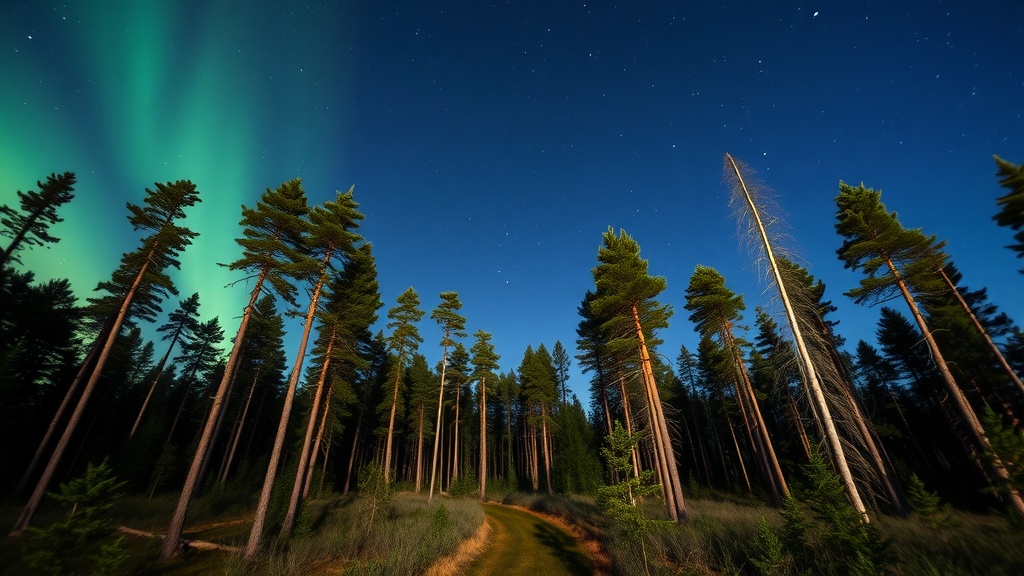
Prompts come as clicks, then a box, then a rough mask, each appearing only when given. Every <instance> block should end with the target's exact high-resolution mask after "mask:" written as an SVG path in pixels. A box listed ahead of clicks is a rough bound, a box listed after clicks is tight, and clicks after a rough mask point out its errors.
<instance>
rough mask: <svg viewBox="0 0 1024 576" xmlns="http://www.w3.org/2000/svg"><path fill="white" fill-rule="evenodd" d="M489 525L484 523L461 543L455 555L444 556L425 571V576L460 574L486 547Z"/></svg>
mask: <svg viewBox="0 0 1024 576" xmlns="http://www.w3.org/2000/svg"><path fill="white" fill-rule="evenodd" d="M490 534H491V523H490V521H485V522H484V523H483V524H481V525H480V528H479V529H477V531H476V533H474V534H473V535H472V536H471V537H469V538H467V539H465V540H463V541H462V543H461V544H459V547H458V548H456V549H455V553H454V554H451V555H449V556H444V557H442V558H441V559H439V560H438V561H437V562H435V563H434V565H433V566H431V567H430V569H429V570H427V573H426V576H455V575H456V574H460V573H461V572H462V570H464V569H465V567H466V566H468V565H469V564H470V563H471V562H472V561H473V560H475V559H476V558H477V556H479V555H480V553H481V552H483V550H484V548H486V546H487V538H488V537H489V536H490Z"/></svg>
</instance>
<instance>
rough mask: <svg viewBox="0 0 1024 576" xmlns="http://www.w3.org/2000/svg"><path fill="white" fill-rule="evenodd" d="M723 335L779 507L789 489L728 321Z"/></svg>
mask: <svg viewBox="0 0 1024 576" xmlns="http://www.w3.org/2000/svg"><path fill="white" fill-rule="evenodd" d="M725 334H726V337H727V341H728V343H729V348H730V350H732V353H733V357H734V358H735V360H736V369H737V370H738V371H739V373H740V381H741V382H742V384H743V388H744V391H745V393H746V397H747V401H748V402H749V403H750V412H751V418H752V419H753V424H754V428H755V429H756V431H757V435H758V440H759V441H760V443H761V447H762V449H763V452H762V454H761V458H762V459H763V461H764V465H765V467H766V472H767V473H768V477H769V479H770V481H771V482H772V483H773V484H774V489H775V490H777V491H778V496H781V498H779V499H778V504H780V505H781V504H782V501H783V500H784V499H785V498H789V487H788V486H786V478H785V477H784V476H783V474H782V467H781V466H779V459H778V457H777V456H776V455H775V446H774V444H773V443H772V439H771V436H770V435H769V434H768V426H767V425H766V424H765V422H764V418H763V417H762V416H761V406H760V403H759V402H758V401H757V395H756V392H754V385H753V384H752V383H751V382H750V374H748V373H747V367H746V365H744V364H743V358H742V357H741V356H740V354H739V347H738V346H737V345H736V341H735V340H733V336H732V331H731V326H730V325H729V323H728V321H727V322H726V323H725Z"/></svg>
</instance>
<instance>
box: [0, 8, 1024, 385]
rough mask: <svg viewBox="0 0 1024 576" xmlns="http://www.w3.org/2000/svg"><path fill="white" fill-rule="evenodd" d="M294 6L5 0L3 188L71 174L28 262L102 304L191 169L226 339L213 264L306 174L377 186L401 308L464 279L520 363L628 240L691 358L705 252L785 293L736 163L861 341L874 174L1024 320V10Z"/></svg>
mask: <svg viewBox="0 0 1024 576" xmlns="http://www.w3.org/2000/svg"><path fill="white" fill-rule="evenodd" d="M278 4H280V5H287V6H288V7H282V6H277V5H278ZM293 4H295V3H277V2H273V3H271V2H233V1H232V2H228V1H225V2H206V3H201V2H188V1H184V2H155V1H154V2H122V1H103V2H100V1H96V2H69V3H67V4H60V3H53V2H43V1H39V2H13V1H8V2H4V7H3V9H2V17H0V201H2V202H3V203H8V204H12V203H14V202H15V195H14V193H15V191H16V190H19V189H20V190H27V189H34V188H35V182H36V180H39V179H44V178H45V176H46V175H48V174H50V173H51V172H62V171H65V170H69V171H73V172H75V173H76V174H77V176H78V186H77V192H76V198H75V199H74V200H73V201H72V203H71V204H69V205H67V206H65V207H64V209H63V210H62V212H61V214H62V215H63V216H64V217H65V219H66V221H65V222H64V223H63V224H61V225H59V226H57V227H56V228H55V229H54V230H53V232H54V233H55V234H56V235H58V236H60V237H61V238H62V241H61V242H60V243H59V244H58V245H56V246H55V247H54V248H52V249H49V250H42V249H35V250H33V251H31V252H22V257H23V260H24V261H25V264H26V266H27V267H29V268H31V269H33V270H35V271H36V273H37V274H38V276H39V277H40V278H49V277H68V278H70V279H71V280H72V282H73V283H74V286H75V288H76V290H77V291H78V293H79V295H80V296H82V297H84V296H86V295H88V293H89V291H90V290H91V289H92V288H93V287H94V286H95V285H96V283H97V282H98V281H99V280H101V279H104V278H107V277H109V275H110V273H111V271H112V270H113V269H114V268H115V267H116V266H117V263H118V260H119V258H120V256H121V253H122V252H125V251H129V250H133V249H135V248H136V247H137V246H138V236H137V235H136V234H135V233H133V232H132V230H131V228H130V226H129V224H128V221H127V218H126V211H125V209H124V204H125V202H136V203H138V202H141V200H142V198H143V192H144V189H145V188H146V187H152V186H153V182H154V181H160V182H165V181H169V180H177V179H190V180H192V181H193V182H194V183H195V184H196V185H197V187H198V189H199V191H200V195H201V197H202V198H203V202H202V204H200V205H198V206H196V207H194V208H193V209H192V210H191V212H190V216H189V219H188V221H187V223H188V225H189V226H191V227H192V228H193V229H195V230H197V231H199V232H200V233H201V236H200V238H199V239H198V240H197V242H196V243H195V245H194V246H193V247H192V248H191V249H190V250H188V251H187V252H186V253H185V254H184V255H183V258H182V268H181V271H180V273H178V274H177V275H176V279H177V285H178V288H179V290H180V292H181V297H182V298H184V297H185V296H187V295H188V294H191V293H192V292H196V291H198V292H199V293H200V300H201V303H202V307H201V312H202V314H203V317H204V319H205V318H209V317H212V316H213V315H220V319H221V322H222V324H223V325H224V327H225V331H226V332H227V333H228V334H231V335H233V334H234V332H235V330H236V329H237V319H236V318H237V317H238V315H239V314H240V312H241V308H242V306H243V304H244V301H245V296H246V292H247V290H246V289H245V288H244V287H243V286H236V287H233V288H224V286H225V285H227V284H228V283H230V282H232V281H234V280H237V279H238V278H239V276H238V275H237V274H232V273H229V272H228V271H227V270H225V269H223V268H221V267H218V266H217V263H218V262H220V263H226V262H230V261H233V260H235V259H236V258H238V256H239V255H240V249H239V247H238V246H237V244H235V242H234V241H233V240H234V238H236V237H238V236H239V235H240V229H239V227H238V225H237V222H238V221H239V219H240V216H241V214H240V206H241V204H243V203H244V204H247V205H250V206H252V205H254V204H255V201H256V200H257V199H258V198H259V196H260V194H262V192H263V191H264V190H265V189H266V188H268V187H269V188H274V187H277V186H278V185H279V184H280V183H281V182H283V181H285V180H288V179H291V178H294V177H301V178H302V179H303V184H304V188H305V190H306V192H307V194H308V195H309V197H310V202H311V203H312V204H316V203H320V202H322V201H324V200H327V199H333V197H334V193H335V191H336V190H339V189H340V190H347V189H348V188H349V186H351V185H355V194H356V200H357V201H358V202H359V203H360V206H361V210H362V211H363V212H364V213H365V214H366V219H365V221H364V225H363V227H362V228H361V232H362V234H363V235H364V236H365V237H366V238H367V240H369V241H370V242H372V243H373V246H374V252H375V255H376V258H377V267H378V272H379V280H380V284H381V289H382V299H383V301H384V303H385V306H384V308H382V309H381V312H380V314H381V317H382V318H383V317H384V315H385V313H386V310H387V308H389V307H391V306H393V305H394V304H395V298H396V297H397V296H398V294H400V293H401V292H402V291H404V290H405V289H406V288H407V287H408V286H410V285H411V286H413V287H414V288H415V289H416V290H417V292H418V293H419V294H420V296H421V299H422V301H423V308H424V309H425V310H426V311H427V312H428V314H429V311H430V310H431V309H433V307H434V306H436V305H437V303H438V301H439V299H438V296H437V295H438V293H439V292H441V291H446V290H455V291H458V292H459V294H460V297H461V299H462V302H463V303H464V308H463V310H462V312H463V313H464V315H465V316H466V317H467V320H468V322H467V329H468V331H469V332H470V333H472V332H473V331H475V330H477V329H483V330H486V331H489V332H492V333H493V334H494V340H493V342H494V344H495V346H496V347H497V351H498V353H499V354H501V355H502V362H501V364H502V369H503V370H508V369H512V368H515V367H517V366H518V364H519V361H520V360H521V358H522V353H523V350H524V349H525V348H526V346H527V345H528V344H533V345H535V346H536V345H537V344H539V343H541V342H544V343H545V344H546V345H547V346H548V347H549V348H550V347H551V346H552V345H553V344H554V342H555V340H561V341H562V343H563V344H565V345H566V346H567V347H568V348H569V350H570V353H571V354H573V353H574V343H575V339H576V334H575V328H576V326H577V323H578V320H579V318H578V316H577V313H576V307H577V306H578V305H579V303H580V301H581V300H582V298H583V295H584V294H585V292H586V291H587V290H588V289H590V288H592V287H593V280H592V277H591V274H590V270H591V268H593V266H594V265H595V264H596V255H597V248H598V246H599V245H600V243H601V234H602V233H603V232H604V231H605V230H606V229H607V228H608V226H614V227H615V228H616V229H619V228H622V229H625V230H626V231H627V232H628V233H629V234H630V235H632V236H633V237H634V238H636V239H637V241H638V242H639V243H640V246H641V247H642V256H643V257H645V258H647V259H648V260H649V261H650V271H651V273H652V274H656V275H662V276H665V277H666V278H667V280H668V290H667V291H666V292H664V293H663V294H662V295H661V297H660V300H661V301H662V302H665V303H668V304H671V305H673V306H674V308H675V310H676V314H675V316H674V317H673V318H672V320H671V327H670V328H669V329H666V330H664V331H662V332H661V333H660V336H661V337H662V338H663V339H664V340H665V344H664V345H663V346H662V347H661V349H660V352H661V353H662V354H664V355H666V356H667V357H668V359H669V360H671V361H672V362H674V359H675V356H676V354H677V353H678V350H679V346H680V344H686V345H687V346H688V347H689V348H690V349H691V350H695V349H696V341H697V337H696V334H695V333H694V332H693V327H692V325H691V324H690V323H689V321H688V319H687V315H688V314H687V312H686V311H685V310H683V305H684V303H685V299H684V290H685V288H686V286H687V284H688V282H689V277H690V275H691V274H692V272H693V270H694V267H695V266H696V265H697V264H704V265H708V266H713V267H715V268H717V269H718V270H719V271H720V272H721V273H722V274H723V275H724V276H725V277H726V280H727V283H728V285H729V286H730V287H731V288H732V289H733V290H735V291H737V292H741V293H743V294H744V296H745V300H746V304H747V306H748V310H747V313H746V322H747V323H748V324H751V325H752V324H753V319H754V313H753V308H754V306H755V305H756V304H762V305H771V303H770V299H771V294H770V293H767V292H765V283H764V282H763V281H761V279H760V272H759V271H758V269H757V267H756V266H755V265H754V264H753V262H752V259H751V257H750V256H749V254H748V253H747V251H746V249H745V248H744V244H743V242H741V241H740V240H739V239H738V237H737V227H736V223H735V221H734V219H733V218H732V217H731V213H730V208H729V206H728V189H727V188H726V186H725V184H724V183H723V177H722V174H723V172H722V158H723V155H724V154H725V153H726V152H730V153H732V154H733V155H734V156H735V157H736V158H738V159H740V160H742V161H744V162H746V163H747V164H748V165H749V166H750V167H751V168H752V169H754V170H756V171H757V176H758V178H759V179H760V180H762V181H763V182H764V183H765V184H767V185H768V186H769V187H771V188H772V189H773V190H774V191H775V194H776V202H777V203H778V205H779V206H780V208H781V209H782V210H784V214H780V216H784V218H785V221H786V222H787V223H788V225H789V231H790V235H791V238H792V243H791V248H793V249H795V250H796V252H797V253H798V254H799V255H800V256H801V257H802V258H803V260H804V262H803V263H804V264H805V265H807V266H808V267H809V268H810V270H811V272H812V273H813V274H814V275H815V276H817V277H819V278H822V279H823V280H824V281H825V282H826V284H827V285H828V292H827V294H826V295H827V296H828V297H829V298H831V299H832V300H833V301H834V302H835V303H836V304H837V305H838V306H839V314H838V318H839V319H840V320H841V324H840V327H839V331H840V333H841V334H842V335H844V336H846V337H847V338H848V340H850V343H851V344H855V343H856V341H857V340H858V339H861V338H863V339H866V340H869V341H871V342H873V341H874V335H873V334H874V328H875V322H876V320H877V317H878V310H877V309H875V308H865V307H861V306H857V305H855V304H853V302H852V301H851V300H849V299H848V298H846V297H845V296H843V295H842V293H843V292H844V291H846V290H848V289H850V288H852V287H854V286H855V285H856V283H857V281H858V280H859V279H860V275H859V273H854V272H851V271H848V270H844V269H843V268H842V265H841V263H840V262H839V261H838V259H837V258H836V255H835V250H836V249H837V248H838V247H839V245H840V243H841V241H840V239H839V237H838V236H837V235H836V234H835V232H834V228H833V225H834V223H835V204H834V201H833V199H834V197H835V195H836V194H837V189H838V183H839V181H840V180H844V181H846V182H848V183H851V184H857V183H861V182H863V183H864V184H865V185H867V186H869V187H872V188H876V189H881V190H882V191H883V197H882V199H883V201H884V202H885V203H886V204H887V206H888V207H889V209H890V210H895V211H897V212H898V213H899V215H900V219H901V221H902V222H903V223H904V225H906V226H908V227H921V228H923V229H924V231H925V232H926V233H928V234H936V235H937V236H938V237H939V238H940V239H944V240H947V241H948V242H949V246H948V251H949V253H950V254H951V256H952V258H953V260H954V262H955V263H956V264H957V266H958V267H959V268H960V269H961V271H962V272H963V273H964V276H965V284H967V285H968V286H970V287H972V288H977V287H981V286H987V287H988V288H989V294H990V297H991V299H992V301H993V302H994V303H996V304H998V305H999V306H1000V308H1001V309H1002V310H1004V311H1006V312H1008V313H1009V314H1010V315H1011V317H1013V318H1014V319H1015V320H1016V321H1018V322H1024V298H1022V297H1021V296H1020V294H1021V288H1022V286H1024V277H1022V276H1021V275H1020V274H1018V273H1017V269H1018V268H1021V267H1022V264H1021V261H1020V260H1016V259H1015V258H1014V257H1013V253H1011V252H1010V251H1009V250H1007V249H1005V248H1004V246H1005V245H1006V244H1009V243H1010V242H1011V232H1010V231H1009V230H1007V229H1003V228H999V227H997V226H996V225H995V223H994V222H993V221H992V220H991V217H992V215H994V214H995V212H996V206H995V198H996V197H998V196H1000V195H1001V194H1002V193H1003V190H1002V189H1001V188H999V187H998V185H997V183H996V179H995V177H994V172H995V164H994V162H993V161H992V155H993V154H998V155H1000V156H1001V157H1003V158H1005V159H1007V160H1009V161H1011V162H1014V163H1021V162H1024V58H1022V55H1024V2H1020V1H1018V0H1012V1H1002V2H934V1H933V2H881V1H876V2H852V1H851V2H811V3H807V2H804V3H800V2H797V3H794V2H774V1H772V2H725V3H720V2H690V3H683V2H664V3H648V2H637V3H633V2H621V3H619V4H617V5H616V4H611V3H607V2H580V1H577V2H549V1H542V2H512V3H497V4H496V5H483V3H478V2H440V3H432V5H430V6H427V5H426V4H427V3H426V2H423V3H420V2H399V3H392V2H381V1H370V2H338V3H334V2H328V3H321V4H315V5H309V6H301V7H300V6H298V5H297V4H295V5H294V6H292V5H293ZM633 4H638V5H642V6H633ZM175 305H176V301H170V302H166V303H165V305H164V309H165V312H166V311H170V310H172V309H173V308H174V307H175ZM891 305H892V306H894V307H895V308H897V309H899V310H901V311H903V310H904V308H905V306H904V305H903V304H902V303H901V302H893V303H892V304H891ZM381 325H382V326H383V322H382V324H381ZM292 326H293V327H292V332H295V331H296V330H297V328H296V325H295V324H292ZM420 328H421V332H422V333H423V335H424V337H425V340H426V341H425V343H424V344H423V346H422V347H421V352H423V353H425V354H426V355H427V357H428V359H429V360H430V361H431V362H432V363H433V362H435V361H437V360H439V359H440V348H439V346H438V340H439V335H438V332H437V330H436V329H435V327H434V326H433V324H432V322H430V321H429V320H426V319H425V320H424V321H423V322H422V323H421V326H420ZM471 343H472V342H471V339H467V340H466V345H467V347H468V346H469V345H471ZM158 348H159V346H158ZM289 352H290V353H291V351H289ZM571 383H572V385H573V387H574V388H575V389H576V390H577V392H578V393H580V395H581V396H583V395H584V391H585V389H586V382H585V379H584V377H583V376H581V375H580V374H579V372H578V370H577V369H575V368H574V370H573V376H572V381H571Z"/></svg>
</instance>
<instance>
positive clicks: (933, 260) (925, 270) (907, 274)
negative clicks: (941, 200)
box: [835, 182, 946, 304]
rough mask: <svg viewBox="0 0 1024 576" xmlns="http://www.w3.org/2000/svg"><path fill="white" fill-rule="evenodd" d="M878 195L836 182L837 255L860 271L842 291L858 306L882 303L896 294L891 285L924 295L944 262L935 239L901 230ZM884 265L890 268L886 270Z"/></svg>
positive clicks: (896, 289)
mask: <svg viewBox="0 0 1024 576" xmlns="http://www.w3.org/2000/svg"><path fill="white" fill-rule="evenodd" d="M881 197H882V193H881V191H875V190H872V189H870V188H865V187H864V185H863V184H861V185H860V186H858V187H856V188H854V187H852V186H848V185H847V184H845V183H843V182H840V183H839V195H838V196H837V197H836V205H837V207H838V211H837V212H836V219H837V220H838V222H837V223H836V225H835V227H836V232H838V233H839V235H840V236H842V237H843V245H842V246H841V247H840V248H839V250H838V251H837V253H838V255H839V259H840V260H842V261H843V264H844V265H845V267H847V268H850V269H853V270H861V271H863V272H864V274H865V275H866V277H865V278H864V279H862V280H861V281H860V287H859V288H854V289H853V290H850V291H849V292H847V295H848V296H850V297H851V298H853V299H854V300H855V301H856V302H857V303H858V304H859V303H863V302H871V303H874V302H881V301H885V300H887V299H889V298H891V297H892V296H894V295H895V294H898V288H897V284H898V282H899V281H900V280H903V281H905V282H906V284H907V287H908V288H909V289H911V290H917V291H926V290H928V289H929V286H928V284H929V283H930V282H932V283H933V282H935V271H936V270H938V269H939V268H941V267H942V264H943V262H944V261H945V259H946V255H945V253H943V252H942V247H943V246H945V242H937V241H936V240H935V236H925V235H924V233H922V232H921V230H919V229H913V230H911V229H907V228H904V227H903V225H902V224H900V221H899V220H897V218H896V213H895V212H889V211H888V210H886V207H885V204H882V200H881ZM890 266H891V267H892V268H890Z"/></svg>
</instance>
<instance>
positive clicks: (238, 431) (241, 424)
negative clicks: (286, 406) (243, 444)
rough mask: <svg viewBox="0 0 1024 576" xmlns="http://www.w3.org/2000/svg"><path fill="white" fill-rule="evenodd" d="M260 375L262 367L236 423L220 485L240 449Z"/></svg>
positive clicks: (254, 379)
mask: <svg viewBox="0 0 1024 576" xmlns="http://www.w3.org/2000/svg"><path fill="white" fill-rule="evenodd" d="M259 377H260V368H259V367H257V368H256V374H254V375H253V377H252V385H251V386H250V387H249V395H248V396H247V397H246V399H245V406H244V407H243V408H242V414H241V415H240V416H239V417H238V424H236V425H235V433H234V434H233V435H232V438H231V448H229V449H228V458H227V460H226V461H225V463H224V469H223V470H222V471H221V473H220V478H219V481H220V485H221V486H224V485H225V484H226V483H227V481H228V474H230V473H231V463H232V462H233V461H234V459H235V451H236V450H238V441H239V439H241V438H242V430H244V429H245V417H246V416H248V415H249V405H250V404H251V403H252V394H253V392H254V391H255V390H256V381H257V380H258V379H259Z"/></svg>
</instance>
